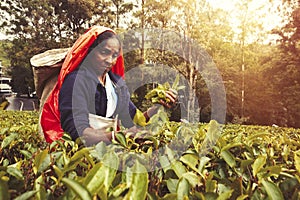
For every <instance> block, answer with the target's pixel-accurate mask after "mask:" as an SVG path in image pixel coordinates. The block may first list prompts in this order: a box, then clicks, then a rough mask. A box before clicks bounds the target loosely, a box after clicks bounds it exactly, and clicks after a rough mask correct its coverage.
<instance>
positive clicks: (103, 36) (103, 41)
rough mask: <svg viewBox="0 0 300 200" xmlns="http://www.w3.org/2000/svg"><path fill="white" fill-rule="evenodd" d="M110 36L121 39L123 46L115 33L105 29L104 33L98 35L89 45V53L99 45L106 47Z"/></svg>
mask: <svg viewBox="0 0 300 200" xmlns="http://www.w3.org/2000/svg"><path fill="white" fill-rule="evenodd" d="M110 38H116V39H117V40H118V41H119V44H120V46H121V42H120V39H119V38H118V37H117V35H116V34H115V33H113V32H112V31H104V32H103V33H101V34H100V35H98V37H97V39H96V40H95V41H94V42H93V44H92V45H91V46H90V47H89V50H88V53H90V52H91V51H92V50H93V49H94V48H95V47H97V46H98V45H100V47H104V46H105V45H106V42H107V40H108V39H110Z"/></svg>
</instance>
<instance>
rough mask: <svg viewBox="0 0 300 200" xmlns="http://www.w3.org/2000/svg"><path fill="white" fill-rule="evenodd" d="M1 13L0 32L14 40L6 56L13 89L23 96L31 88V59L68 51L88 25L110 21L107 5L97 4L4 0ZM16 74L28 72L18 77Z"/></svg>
mask: <svg viewBox="0 0 300 200" xmlns="http://www.w3.org/2000/svg"><path fill="white" fill-rule="evenodd" d="M0 10H1V13H0V15H1V17H2V18H4V19H5V20H3V21H2V22H1V24H0V28H2V29H4V30H5V31H6V33H7V34H10V35H13V36H14V38H13V40H12V46H11V47H8V48H7V55H8V58H9V59H10V63H11V68H12V73H13V74H15V75H13V79H14V80H13V82H14V85H13V89H14V91H15V92H20V93H26V92H27V89H26V88H28V87H31V88H33V76H32V72H31V66H30V63H29V60H30V58H31V57H32V56H33V55H35V54H38V53H41V52H43V51H45V50H48V49H53V48H61V47H69V46H71V45H72V44H73V42H74V41H75V39H77V38H78V36H79V35H80V34H81V33H82V32H83V31H84V30H86V28H88V27H89V26H90V25H93V24H94V23H97V22H99V21H110V20H111V18H110V17H111V15H110V14H109V12H110V10H109V9H108V7H107V2H104V1H96V0H88V1H86V0H76V1H74V0H63V1H58V0H28V1H27V0H26V1H25V0H21V1H17V0H4V1H2V2H1V7H0ZM103 13H105V15H104V14H103ZM102 14H103V15H102ZM100 15H101V18H100ZM18 68H20V69H26V70H20V69H18ZM19 71H29V72H28V73H26V75H25V77H21V76H19V75H18V72H19ZM30 72H31V73H30ZM20 85H21V86H22V87H20Z"/></svg>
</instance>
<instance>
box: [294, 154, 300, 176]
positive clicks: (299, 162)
mask: <svg viewBox="0 0 300 200" xmlns="http://www.w3.org/2000/svg"><path fill="white" fill-rule="evenodd" d="M294 160H295V167H296V170H297V171H298V173H300V150H298V151H296V152H295V153H294Z"/></svg>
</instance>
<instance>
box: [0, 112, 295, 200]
mask: <svg viewBox="0 0 300 200" xmlns="http://www.w3.org/2000/svg"><path fill="white" fill-rule="evenodd" d="M0 116H1V122H0V145H1V146H0V199H5V200H6V199H17V200H18V199H43V200H44V199H85V200H86V199H151V200H152V199H153V200H154V199H165V200H166V199H172V200H174V199H218V200H222V199H239V200H242V199H295V200H296V199H300V184H299V182H300V130H299V129H293V128H281V127H268V126H244V125H220V124H218V123H217V122H215V121H211V122H210V123H208V124H202V123H199V124H188V123H179V122H170V121H168V117H167V115H166V114H165V113H164V112H159V113H158V114H157V115H156V116H155V117H154V118H153V121H152V123H151V125H149V126H148V127H147V129H144V130H140V131H139V132H138V133H137V134H136V135H134V134H130V133H127V134H125V131H126V130H125V129H121V131H120V132H119V133H117V134H116V140H115V141H113V142H112V144H105V143H99V144H97V145H96V146H93V147H85V146H84V145H82V144H81V143H80V141H79V140H78V141H76V142H74V141H71V140H70V138H69V137H68V135H64V138H63V140H62V141H56V142H53V143H52V144H50V145H49V144H46V143H45V142H44V140H43V138H42V137H40V136H39V134H38V113H37V112H34V111H27V112H19V111H1V113H0Z"/></svg>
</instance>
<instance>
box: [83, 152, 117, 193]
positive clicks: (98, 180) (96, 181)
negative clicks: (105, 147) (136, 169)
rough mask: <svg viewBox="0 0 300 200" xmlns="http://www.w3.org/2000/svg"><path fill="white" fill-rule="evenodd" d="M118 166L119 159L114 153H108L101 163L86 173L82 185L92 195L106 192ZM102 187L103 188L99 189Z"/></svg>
mask: <svg viewBox="0 0 300 200" xmlns="http://www.w3.org/2000/svg"><path fill="white" fill-rule="evenodd" d="M118 166H119V158H118V156H117V155H116V153H115V152H113V151H110V152H108V153H106V154H105V155H104V158H103V163H101V162H99V163H97V164H95V165H94V167H93V168H92V169H91V170H90V171H89V172H88V174H87V175H86V177H85V179H84V182H83V183H84V185H85V186H86V188H87V189H88V191H89V192H90V193H91V194H92V195H94V194H97V193H98V192H99V190H100V189H102V190H105V191H108V189H109V187H110V185H111V183H112V181H113V179H114V177H115V176H116V171H117V169H118ZM101 187H103V188H101Z"/></svg>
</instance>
